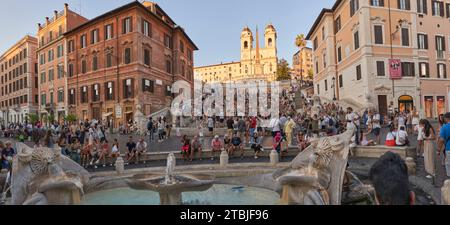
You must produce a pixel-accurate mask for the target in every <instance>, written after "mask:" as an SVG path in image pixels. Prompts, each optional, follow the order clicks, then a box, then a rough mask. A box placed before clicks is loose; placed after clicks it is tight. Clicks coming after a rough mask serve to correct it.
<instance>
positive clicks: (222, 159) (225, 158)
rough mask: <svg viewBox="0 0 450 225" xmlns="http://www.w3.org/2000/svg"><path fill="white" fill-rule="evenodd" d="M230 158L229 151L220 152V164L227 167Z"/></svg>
mask: <svg viewBox="0 0 450 225" xmlns="http://www.w3.org/2000/svg"><path fill="white" fill-rule="evenodd" d="M228 158H229V157H228V153H227V151H222V153H220V166H222V167H226V166H227V165H228Z"/></svg>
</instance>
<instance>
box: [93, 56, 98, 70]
mask: <svg viewBox="0 0 450 225" xmlns="http://www.w3.org/2000/svg"><path fill="white" fill-rule="evenodd" d="M97 69H98V57H97V56H94V57H93V58H92V71H97Z"/></svg>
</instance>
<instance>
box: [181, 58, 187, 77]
mask: <svg viewBox="0 0 450 225" xmlns="http://www.w3.org/2000/svg"><path fill="white" fill-rule="evenodd" d="M180 64H181V68H180V69H181V75H182V76H183V77H184V76H185V75H186V63H185V62H184V61H183V60H182V61H181V63H180Z"/></svg>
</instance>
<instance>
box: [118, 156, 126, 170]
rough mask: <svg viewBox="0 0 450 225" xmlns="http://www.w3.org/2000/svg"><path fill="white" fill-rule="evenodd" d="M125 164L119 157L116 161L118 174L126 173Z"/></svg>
mask: <svg viewBox="0 0 450 225" xmlns="http://www.w3.org/2000/svg"><path fill="white" fill-rule="evenodd" d="M124 166H125V162H124V161H123V158H122V157H118V158H117V160H116V172H117V173H119V174H122V173H123V172H124V171H125V168H124Z"/></svg>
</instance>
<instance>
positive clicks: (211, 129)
mask: <svg viewBox="0 0 450 225" xmlns="http://www.w3.org/2000/svg"><path fill="white" fill-rule="evenodd" d="M208 131H209V135H211V136H212V135H213V134H214V120H213V118H212V117H209V118H208Z"/></svg>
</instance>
